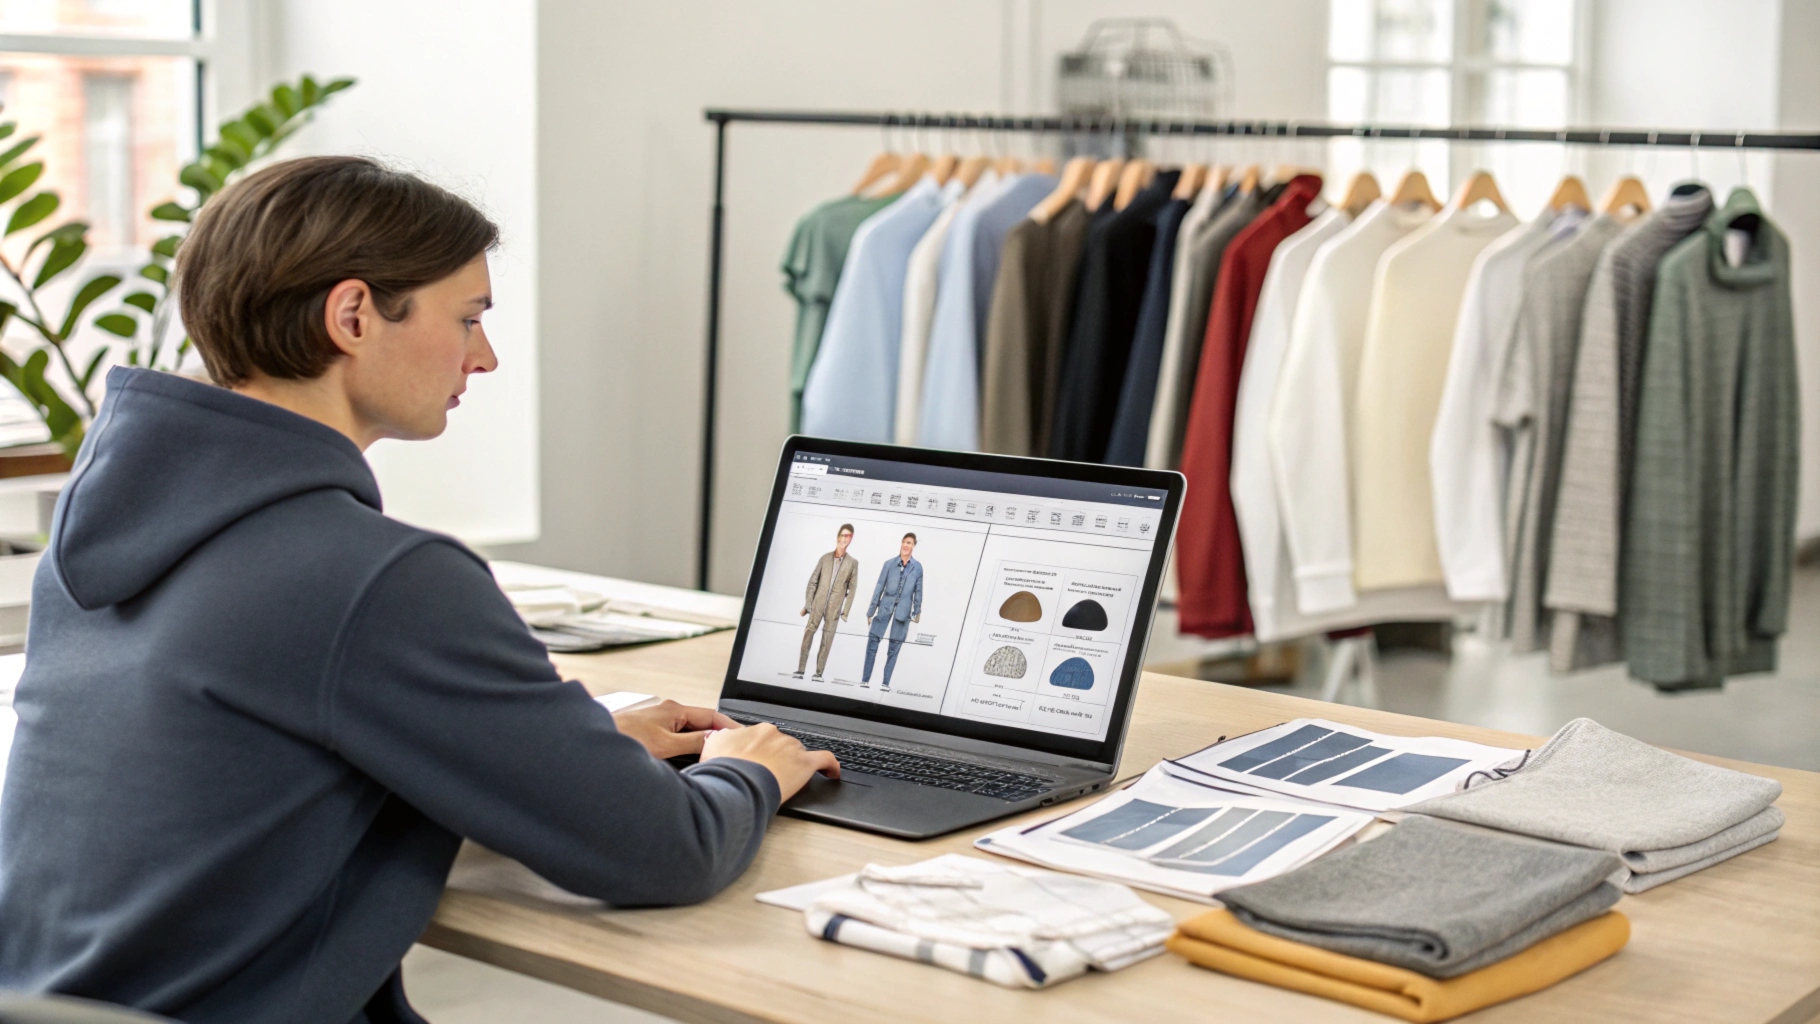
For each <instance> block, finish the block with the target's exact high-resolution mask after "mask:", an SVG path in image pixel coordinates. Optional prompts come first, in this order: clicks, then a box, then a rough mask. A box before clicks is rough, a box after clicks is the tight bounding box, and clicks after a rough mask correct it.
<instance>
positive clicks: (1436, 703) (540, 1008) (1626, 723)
mask: <svg viewBox="0 0 1820 1024" xmlns="http://www.w3.org/2000/svg"><path fill="white" fill-rule="evenodd" d="M1789 621H1790V624H1791V628H1790V630H1789V633H1788V635H1787V636H1786V637H1785V638H1784V639H1783V642H1782V651H1781V667H1780V669H1779V671H1777V672H1776V673H1775V674H1773V675H1766V676H1751V677H1744V678H1739V679H1733V680H1730V681H1728V682H1727V683H1726V684H1725V687H1724V688H1723V689H1721V690H1710V691H1700V692H1693V693H1677V694H1662V693H1658V692H1656V690H1655V689H1654V688H1653V687H1650V686H1647V685H1645V684H1642V683H1637V682H1634V681H1632V680H1630V679H1627V678H1626V677H1625V675H1624V671H1623V669H1622V668H1621V667H1614V668H1610V669H1602V670H1598V671H1593V672H1583V673H1579V674H1576V675H1572V676H1553V675H1550V674H1549V672H1548V666H1547V664H1546V656H1545V655H1541V654H1536V655H1526V656H1522V657H1513V656H1510V655H1508V654H1506V653H1504V652H1503V651H1502V650H1501V648H1500V647H1499V645H1497V644H1492V643H1487V642H1485V641H1484V640H1482V639H1480V638H1478V637H1476V636H1473V635H1471V634H1470V633H1464V634H1462V635H1459V636H1457V637H1456V639H1455V642H1454V649H1453V654H1452V656H1451V657H1450V656H1446V655H1441V654H1436V653H1428V652H1417V651H1391V652H1388V653H1385V654H1383V655H1381V656H1380V657H1379V660H1378V665H1377V673H1376V694H1375V696H1373V695H1370V694H1363V693H1361V692H1360V691H1359V688H1358V687H1357V686H1356V685H1353V686H1349V687H1348V688H1347V689H1346V690H1344V691H1343V692H1342V693H1341V700H1342V701H1344V702H1346V703H1353V704H1358V703H1369V704H1371V705H1372V706H1376V707H1381V708H1384V709H1385V710H1389V711H1397V712H1402V713H1404V714H1411V715H1420V716H1423V717H1427V718H1439V719H1443V720H1446V721H1451V722H1464V723H1470V724H1474V725H1485V726H1491V727H1496V728H1500V729H1510V730H1514V731H1517V732H1526V733H1533V734H1537V735H1546V734H1548V733H1552V732H1553V731H1555V730H1556V729H1558V728H1560V727H1561V726H1562V725H1563V724H1565V723H1566V722H1568V721H1570V720H1572V719H1574V718H1579V717H1582V716H1584V717H1587V718H1593V719H1597V720H1598V721H1600V722H1602V723H1604V724H1605V725H1608V726H1610V727H1612V728H1614V729H1617V730H1618V731H1620V732H1624V733H1629V734H1630V735H1633V736H1636V737H1638V738H1640V739H1644V740H1648V741H1649V742H1651V743H1656V744H1659V745H1662V746H1667V747H1675V748H1679V749H1682V750H1692V751H1699V752H1701V753H1707V754H1716V755H1720V756H1724V757H1735V758H1739V759H1742V760H1747V761H1758V762H1762V763H1765V764H1775V765H1782V766H1785V767H1791V768H1805V769H1809V770H1813V771H1820V567H1808V568H1805V569H1802V570H1800V571H1799V572H1797V573H1796V575H1795V586H1794V594H1793V604H1792V607H1791V612H1790V618H1789ZM1174 632H1175V622H1174V618H1173V615H1172V614H1171V613H1168V612H1164V613H1161V614H1159V616H1158V620H1157V627H1156V638H1155V639H1154V640H1153V641H1152V644H1151V649H1150V662H1151V664H1152V665H1153V666H1156V667H1159V668H1166V669H1167V670H1168V671H1172V672H1177V673H1180V674H1189V675H1199V676H1201V677H1203V678H1210V679H1221V680H1229V679H1232V678H1234V675H1235V673H1234V672H1233V671H1232V670H1231V666H1232V664H1233V662H1231V661H1230V660H1221V659H1220V658H1219V655H1221V654H1222V653H1230V646H1225V647H1222V646H1220V645H1213V644H1208V643H1205V642H1202V641H1195V640H1192V639H1184V638H1179V637H1176V636H1174ZM1324 657H1325V653H1324V651H1323V649H1322V645H1320V644H1317V643H1310V644H1306V645H1304V646H1303V647H1301V648H1300V649H1298V650H1296V651H1294V652H1293V654H1291V656H1290V657H1288V658H1287V659H1279V661H1280V663H1284V664H1287V665H1288V666H1289V668H1288V669H1286V670H1285V673H1284V674H1285V675H1286V676H1287V677H1288V678H1287V680H1286V681H1284V682H1282V683H1279V684H1276V685H1272V686H1271V687H1270V689H1271V690H1272V691H1273V692H1281V693H1295V694H1300V695H1306V696H1318V695H1319V693H1320V690H1321V680H1322V676H1323V673H1324V671H1325V663H1324ZM404 969H405V985H406V989H407V991H409V992H410V994H411V1000H412V1003H413V1004H414V1005H415V1006H416V1007H417V1008H418V1010H419V1011H420V1012H422V1013H423V1015H424V1016H425V1017H426V1018H427V1019H429V1020H430V1021H431V1022H433V1024H482V1022H489V1024H490V1022H494V1021H505V1020H514V1021H516V1020H525V1021H533V1020H534V1021H538V1022H540V1024H584V1022H585V1024H661V1022H663V1021H664V1020H665V1018H662V1017H658V1016H655V1015H652V1014H648V1013H644V1012H642V1011H639V1010H634V1009H630V1008H628V1007H623V1006H618V1005H616V1004H613V1003H608V1002H605V1001H602V1000H599V999H594V998H592V997H590V996H585V995H581V994H579V993H576V992H572V991H569V990H567V989H562V988H558V987H556V986H554V985H547V984H545V983H543V982H540V981H535V980H533V979H530V978H527V977H524V976H521V975H516V974H512V973H510V972H507V971H503V970H500V969H498V968H495V967H490V966H488V965H486V964H481V963H476V962H474V961H472V960H467V959H464V958H461V957H456V956H451V955H449V954H446V953H441V952H438V951H435V950H431V949H426V948H424V947H421V946H420V947H418V948H416V949H414V950H412V952H411V955H410V956H409V957H407V958H406V959H405V965H404Z"/></svg>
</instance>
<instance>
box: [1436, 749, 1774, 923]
mask: <svg viewBox="0 0 1820 1024" xmlns="http://www.w3.org/2000/svg"><path fill="white" fill-rule="evenodd" d="M1474 778H1475V779H1480V781H1479V782H1478V783H1477V784H1476V785H1475V784H1474V780H1473V779H1468V780H1467V788H1466V789H1464V790H1462V791H1460V792H1458V793H1450V794H1448V795H1447V796H1439V797H1435V798H1434V799H1432V800H1426V801H1423V802H1422V803H1419V804H1416V805H1415V806H1413V807H1410V808H1407V810H1409V811H1410V812H1412V813H1416V814H1429V815H1433V816H1435V817H1437V818H1451V819H1453V820H1455V821H1464V822H1469V823H1471V824H1474V825H1484V826H1486V827H1489V828H1496V829H1502V830H1504V831H1506V832H1517V833H1521V834H1523V835H1530V836H1537V837H1539V838H1542V839H1553V840H1556V841H1558V842H1563V843H1573V844H1574V845H1576V846H1590V847H1592V848H1594V849H1598V850H1609V851H1610V852H1612V853H1616V854H1619V855H1620V856H1621V857H1622V858H1623V860H1624V868H1625V876H1624V878H1623V881H1622V883H1621V884H1622V886H1623V889H1624V891H1625V892H1642V891H1644V890H1645V889H1651V888H1654V887H1655V886H1658V885H1661V884H1662V883H1663V882H1672V881H1674V880H1675V879H1677V878H1680V877H1681V876H1683V875H1689V874H1692V873H1694V872H1695V871H1699V870H1700V869H1701V868H1705V867H1709V866H1711V865H1713V864H1717V863H1719V862H1720V861H1722V860H1726V859H1728V858H1731V857H1736V856H1737V855H1738V854H1740V853H1743V852H1744V851H1746V850H1751V849H1755V848H1756V847H1759V846H1762V845H1763V844H1764V843H1767V842H1770V841H1771V840H1773V839H1775V838H1776V836H1777V834H1778V832H1779V830H1780V829H1781V828H1782V812H1781V811H1780V810H1778V809H1777V808H1775V807H1771V806H1770V805H1771V804H1772V803H1774V802H1775V800H1776V798H1777V797H1778V796H1781V795H1782V783H1780V782H1777V781H1776V780H1774V779H1765V778H1761V777H1759V776H1756V775H1746V774H1745V773H1743V772H1735V771H1732V770H1731V769H1729V768H1719V767H1717V766H1714V765H1710V764H1703V763H1701V762H1699V761H1695V760H1692V759H1691V758H1686V757H1682V756H1680V755H1678V754H1671V753H1669V752H1668V751H1666V750H1661V749H1659V748H1656V747H1652V746H1650V745H1649V744H1647V743H1644V742H1643V741H1641V740H1636V739H1632V738H1631V737H1629V736H1626V735H1624V734H1622V733H1617V732H1613V731H1611V730H1610V729H1607V728H1605V727H1604V726H1602V725H1600V724H1599V723H1597V722H1595V721H1593V720H1592V719H1590V718H1576V719H1574V720H1573V721H1571V722H1569V723H1567V724H1566V725H1564V726H1562V727H1561V731H1560V732H1557V733H1555V735H1554V737H1553V738H1552V739H1550V740H1549V741H1548V742H1547V743H1546V744H1544V745H1543V746H1542V748H1541V749H1540V750H1537V751H1536V752H1535V755H1534V756H1533V757H1531V758H1530V759H1529V763H1527V764H1525V765H1524V766H1523V767H1522V768H1520V769H1518V770H1517V771H1515V772H1513V773H1511V774H1510V775H1508V776H1507V777H1505V778H1502V779H1496V780H1492V781H1484V780H1483V779H1482V777H1479V776H1475V777H1474Z"/></svg>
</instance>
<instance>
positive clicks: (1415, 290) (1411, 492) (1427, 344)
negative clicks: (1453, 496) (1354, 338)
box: [1352, 206, 1517, 590]
mask: <svg viewBox="0 0 1820 1024" xmlns="http://www.w3.org/2000/svg"><path fill="white" fill-rule="evenodd" d="M1516 226H1517V218H1516V217H1514V216H1512V215H1511V214H1510V213H1509V212H1508V211H1500V212H1499V213H1497V214H1495V215H1493V216H1490V217H1484V216H1480V215H1478V214H1475V213H1474V212H1472V210H1471V209H1470V208H1464V209H1463V208H1460V207H1457V206H1449V207H1448V208H1447V209H1445V210H1443V211H1441V213H1440V214H1439V215H1438V216H1436V217H1435V218H1434V219H1433V220H1431V221H1429V222H1428V223H1427V224H1424V225H1423V226H1422V227H1421V228H1419V229H1417V230H1416V231H1413V232H1411V233H1410V235H1409V237H1408V238H1405V239H1403V240H1402V241H1401V242H1398V243H1397V244H1396V245H1394V246H1392V247H1391V248H1390V249H1388V250H1386V251H1385V253H1384V258H1383V259H1382V260H1380V261H1379V263H1378V270H1377V279H1376V281H1375V282H1374V284H1373V286H1372V293H1371V312H1370V314H1369V315H1368V317H1367V322H1366V328H1365V341H1364V345H1363V349H1362V351H1361V353H1360V355H1359V382H1358V395H1357V397H1356V398H1355V399H1354V408H1355V410H1356V412H1357V418H1356V420H1355V424H1356V426H1357V429H1356V430H1355V431H1354V432H1353V435H1352V456H1353V462H1352V469H1353V494H1352V499H1353V511H1354V513H1355V519H1354V521H1353V540H1354V544H1353V586H1354V587H1356V588H1358V589H1359V590H1372V589H1376V588H1381V587H1409V586H1422V585H1427V584H1439V583H1442V582H1443V576H1442V572H1441V555H1440V551H1439V549H1438V548H1437V546H1436V542H1435V525H1434V488H1433V486H1432V482H1431V479H1430V477H1429V473H1428V446H1429V442H1430V440H1431V439H1432V438H1433V437H1434V426H1435V415H1436V413H1437V411H1438V410H1439V408H1440V404H1441V391H1442V389H1443V387H1444V386H1445V384H1446V381H1447V364H1448V357H1449V354H1450V352H1451V350H1452V348H1453V337H1454V326H1455V325H1456V324H1457V323H1459V320H1460V304H1461V301H1462V300H1463V299H1464V298H1465V295H1466V278H1467V275H1468V274H1470V273H1471V272H1472V264H1473V260H1474V259H1475V258H1476V257H1477V256H1478V255H1479V253H1480V252H1481V251H1483V250H1484V249H1485V247H1486V246H1488V245H1490V244H1491V243H1492V242H1494V241H1496V240H1497V239H1498V236H1500V235H1502V234H1504V233H1505V232H1507V231H1509V230H1511V229H1512V228H1514V227H1516Z"/></svg>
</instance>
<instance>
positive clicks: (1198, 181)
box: [1170, 164, 1207, 202]
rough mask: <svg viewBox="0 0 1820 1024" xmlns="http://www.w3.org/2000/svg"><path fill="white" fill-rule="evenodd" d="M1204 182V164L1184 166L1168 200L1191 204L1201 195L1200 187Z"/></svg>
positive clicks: (1205, 167)
mask: <svg viewBox="0 0 1820 1024" xmlns="http://www.w3.org/2000/svg"><path fill="white" fill-rule="evenodd" d="M1206 181H1207V165H1206V164H1185V165H1183V167H1182V177H1181V180H1180V181H1177V182H1176V183H1175V193H1174V194H1173V195H1171V196H1170V198H1171V199H1186V200H1188V201H1189V202H1193V201H1194V197H1195V196H1198V195H1200V194H1201V186H1202V185H1203V184H1205V183H1206Z"/></svg>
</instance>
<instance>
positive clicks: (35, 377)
mask: <svg viewBox="0 0 1820 1024" xmlns="http://www.w3.org/2000/svg"><path fill="white" fill-rule="evenodd" d="M50 362H51V354H50V352H49V351H48V350H46V349H42V348H41V349H39V350H37V351H36V352H33V353H32V354H31V356H30V357H28V358H27V359H26V360H25V365H24V366H23V367H21V368H20V369H21V370H22V371H23V374H24V378H25V386H24V387H23V388H21V389H20V390H22V391H24V392H25V397H27V398H29V399H31V400H32V402H33V403H34V404H36V405H37V406H38V409H39V413H40V415H42V416H43V417H44V425H45V426H47V427H49V428H50V431H51V439H52V440H54V441H62V440H63V439H64V438H65V437H66V436H67V435H68V434H69V433H70V431H72V430H77V429H80V428H81V426H82V417H80V416H78V415H76V410H74V409H72V408H70V405H69V403H68V402H66V401H64V399H63V395H62V394H61V393H59V392H58V391H57V388H56V387H55V386H54V385H53V384H51V382H49V381H47V380H45V379H44V371H45V369H46V368H47V367H49V366H50Z"/></svg>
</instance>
